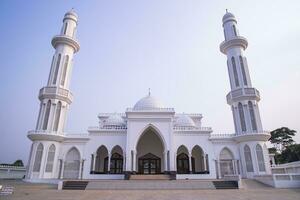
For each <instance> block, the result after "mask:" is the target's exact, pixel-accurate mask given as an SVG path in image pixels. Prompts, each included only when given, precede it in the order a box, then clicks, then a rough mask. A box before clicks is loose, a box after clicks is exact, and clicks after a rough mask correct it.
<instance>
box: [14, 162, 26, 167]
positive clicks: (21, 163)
mask: <svg viewBox="0 0 300 200" xmlns="http://www.w3.org/2000/svg"><path fill="white" fill-rule="evenodd" d="M13 165H14V166H20V167H24V164H23V161H22V160H16V161H15V162H14V164H13Z"/></svg>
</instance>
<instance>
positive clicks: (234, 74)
mask: <svg viewBox="0 0 300 200" xmlns="http://www.w3.org/2000/svg"><path fill="white" fill-rule="evenodd" d="M231 62H232V69H233V76H234V81H235V86H236V87H238V86H240V83H239V77H238V73H237V69H236V64H235V59H234V57H233V56H232V57H231Z"/></svg>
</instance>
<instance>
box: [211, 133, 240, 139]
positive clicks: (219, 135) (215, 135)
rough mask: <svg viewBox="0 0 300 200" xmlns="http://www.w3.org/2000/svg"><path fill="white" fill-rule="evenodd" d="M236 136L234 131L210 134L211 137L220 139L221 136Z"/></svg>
mask: <svg viewBox="0 0 300 200" xmlns="http://www.w3.org/2000/svg"><path fill="white" fill-rule="evenodd" d="M234 136H236V134H234V133H214V134H211V135H210V137H209V138H210V139H219V138H232V137H234Z"/></svg>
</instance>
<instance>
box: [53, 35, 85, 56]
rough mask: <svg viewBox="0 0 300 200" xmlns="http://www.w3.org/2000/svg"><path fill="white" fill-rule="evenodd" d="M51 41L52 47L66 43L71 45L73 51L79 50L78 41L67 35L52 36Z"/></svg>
mask: <svg viewBox="0 0 300 200" xmlns="http://www.w3.org/2000/svg"><path fill="white" fill-rule="evenodd" d="M51 43H52V46H53V47H54V48H56V46H57V45H59V44H66V45H69V46H71V47H72V48H73V49H74V51H75V52H77V51H79V49H80V45H79V42H78V41H77V40H75V38H72V37H70V36H67V35H56V36H54V37H53V39H52V41H51Z"/></svg>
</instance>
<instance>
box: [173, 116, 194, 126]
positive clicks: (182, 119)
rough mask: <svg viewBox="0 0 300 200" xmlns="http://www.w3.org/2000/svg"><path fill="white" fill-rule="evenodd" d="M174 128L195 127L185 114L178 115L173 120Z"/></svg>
mask: <svg viewBox="0 0 300 200" xmlns="http://www.w3.org/2000/svg"><path fill="white" fill-rule="evenodd" d="M175 126H184V127H195V126H196V124H195V122H194V121H193V120H192V118H191V117H190V116H188V115H186V114H180V115H178V117H177V119H176V120H175Z"/></svg>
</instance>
